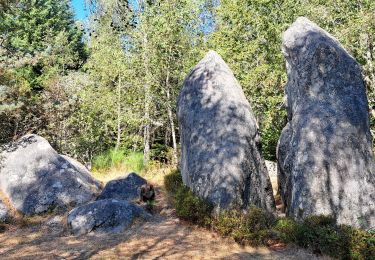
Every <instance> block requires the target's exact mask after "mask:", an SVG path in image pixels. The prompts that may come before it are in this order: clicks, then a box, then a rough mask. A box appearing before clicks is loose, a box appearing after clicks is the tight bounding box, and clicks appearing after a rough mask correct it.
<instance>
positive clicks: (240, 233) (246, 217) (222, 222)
mask: <svg viewBox="0 0 375 260" xmlns="http://www.w3.org/2000/svg"><path fill="white" fill-rule="evenodd" d="M273 223H274V217H273V216H272V215H271V214H268V213H266V212H265V211H263V210H261V209H259V208H256V207H251V208H250V209H249V210H248V212H247V213H243V212H242V211H241V210H228V211H224V212H222V213H220V214H219V215H218V216H216V217H215V218H214V219H213V221H212V227H213V228H214V229H215V230H216V231H217V232H218V233H220V234H221V235H223V236H229V237H233V238H234V239H235V241H237V242H238V243H240V244H250V245H262V244H265V243H266V241H267V240H268V239H270V238H272V237H273V236H274V232H273V230H272V229H271V227H272V226H273Z"/></svg>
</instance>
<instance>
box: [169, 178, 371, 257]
mask: <svg viewBox="0 0 375 260" xmlns="http://www.w3.org/2000/svg"><path fill="white" fill-rule="evenodd" d="M164 186H165V189H166V190H167V191H168V192H169V194H170V195H171V197H172V204H173V206H174V207H175V209H176V214H177V216H179V217H181V218H182V219H185V220H188V221H191V222H192V223H195V224H199V225H203V226H205V227H208V228H211V229H213V230H215V231H216V232H218V233H219V234H221V235H222V236H226V237H231V238H233V239H234V240H235V241H237V242H238V243H241V244H249V245H267V244H269V243H272V242H279V241H282V242H284V243H294V244H297V245H299V246H301V247H304V248H309V249H311V250H312V251H314V252H315V253H319V254H325V255H329V256H332V257H335V258H339V259H374V256H375V232H374V230H372V231H365V230H359V229H355V228H352V227H349V226H345V225H337V224H336V223H335V220H334V218H332V217H330V216H311V217H309V218H306V219H305V220H304V221H302V222H298V221H295V220H293V219H289V218H278V219H277V218H275V217H274V216H273V215H272V214H270V213H267V212H265V211H263V210H261V209H259V208H256V207H251V208H250V209H249V210H248V211H247V212H243V211H242V210H227V211H223V212H221V213H219V214H212V206H210V205H209V204H207V203H206V202H205V201H204V200H202V199H200V198H198V197H197V196H195V195H194V194H193V193H192V191H191V190H190V189H189V188H188V187H186V186H185V185H184V184H183V182H182V178H181V174H180V173H179V171H175V172H173V173H171V174H169V175H167V176H165V179H164Z"/></svg>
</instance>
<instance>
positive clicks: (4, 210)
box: [0, 199, 10, 223]
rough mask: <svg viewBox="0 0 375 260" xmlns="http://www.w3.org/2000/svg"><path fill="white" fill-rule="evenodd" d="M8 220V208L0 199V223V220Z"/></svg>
mask: <svg viewBox="0 0 375 260" xmlns="http://www.w3.org/2000/svg"><path fill="white" fill-rule="evenodd" d="M9 220H10V211H9V208H8V207H7V206H6V205H5V204H4V202H3V201H2V200H1V199H0V223H1V222H8V221H9Z"/></svg>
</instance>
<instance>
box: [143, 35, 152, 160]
mask: <svg viewBox="0 0 375 260" xmlns="http://www.w3.org/2000/svg"><path fill="white" fill-rule="evenodd" d="M146 50H147V34H146V33H144V35H143V66H144V69H145V84H144V91H145V111H144V122H145V125H144V132H143V138H144V148H143V162H144V165H146V166H147V165H148V162H149V161H150V127H151V126H150V122H151V120H150V103H151V90H150V84H149V79H150V76H151V75H150V71H149V67H148V58H147V53H146Z"/></svg>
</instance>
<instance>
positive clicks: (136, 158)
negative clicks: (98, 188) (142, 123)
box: [93, 149, 144, 173]
mask: <svg viewBox="0 0 375 260" xmlns="http://www.w3.org/2000/svg"><path fill="white" fill-rule="evenodd" d="M110 168H125V169H126V170H127V171H134V172H138V173H139V172H141V171H142V170H143V169H144V164H143V153H141V152H127V151H125V150H115V149H111V150H108V151H106V152H104V153H102V154H100V155H98V156H95V157H94V160H93V169H94V170H99V171H100V170H108V169H110Z"/></svg>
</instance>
